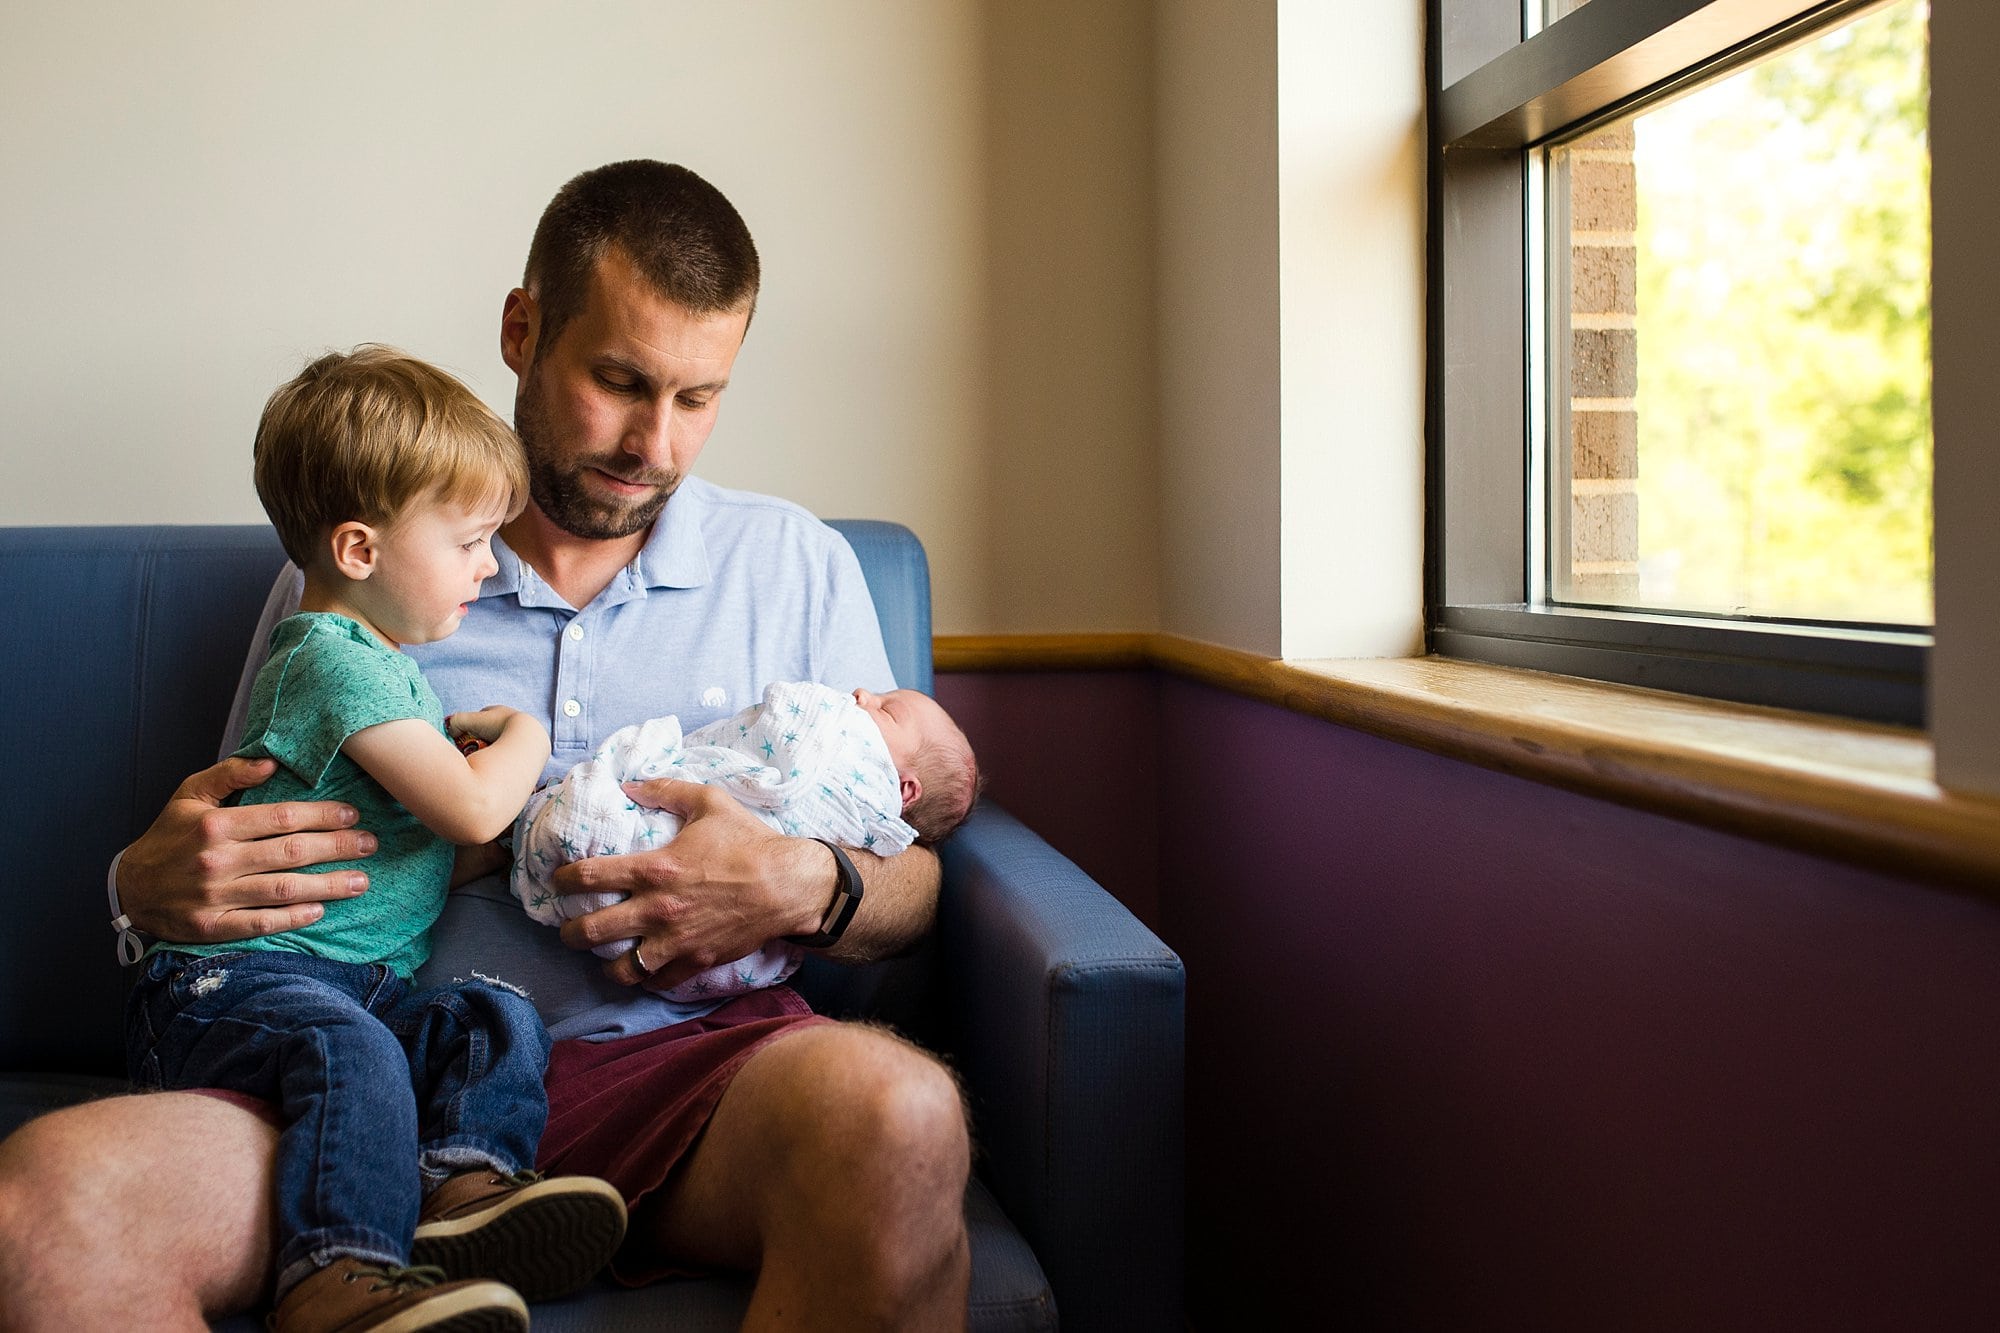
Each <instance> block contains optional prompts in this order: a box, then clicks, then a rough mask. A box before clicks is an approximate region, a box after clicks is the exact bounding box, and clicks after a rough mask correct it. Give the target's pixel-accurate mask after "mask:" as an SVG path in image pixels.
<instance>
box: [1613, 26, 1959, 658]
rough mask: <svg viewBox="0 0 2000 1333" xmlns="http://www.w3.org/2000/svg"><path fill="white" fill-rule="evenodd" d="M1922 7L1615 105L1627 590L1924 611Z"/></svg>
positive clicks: (1927, 449) (1844, 614) (1926, 430)
mask: <svg viewBox="0 0 2000 1333" xmlns="http://www.w3.org/2000/svg"><path fill="white" fill-rule="evenodd" d="M1927 18H1928V4H1927V3H1925V0H1901V3H1898V4H1895V5H1892V6H1890V7H1888V8H1886V9H1882V10H1879V11H1875V12H1873V13H1871V14H1868V15H1867V16H1865V17H1863V18H1862V19H1860V20H1858V21H1856V22H1854V23H1851V24H1848V25H1846V26H1844V27H1841V28H1838V29H1835V30H1833V31H1832V32H1829V33H1826V34H1823V35H1821V36H1820V37H1818V38H1816V39H1815V40H1813V41H1811V42H1809V43H1807V44H1805V45H1803V46H1800V47H1796V48H1793V49H1791V50H1790V51H1787V52H1786V53H1784V54H1782V55H1780V56H1777V57H1775V58H1772V59H1769V60H1766V61H1764V62H1763V63H1761V64H1759V65H1757V66H1755V67H1753V68H1751V69H1749V70H1746V71H1743V72H1740V73H1739V74H1737V75H1735V76H1733V77H1731V78H1729V79H1726V80H1724V81H1723V82H1720V83H1717V84H1711V85H1707V86H1705V87H1703V88H1702V89H1700V90H1699V91H1697V92H1695V93H1692V94H1689V95H1687V96H1685V97H1683V98H1681V99H1680V100H1678V101H1676V102H1673V103H1671V104H1669V105H1666V106H1662V107H1657V108H1655V109H1652V110H1649V111H1647V112H1645V113H1642V114H1641V115H1640V116H1638V117H1637V118H1636V119H1635V121H1634V125H1635V130H1636V136H1637V145H1638V147H1637V153H1636V162H1637V172H1638V197H1639V221H1638V226H1639V237H1638V253H1639V282H1638V311H1639V316H1638V327H1639V335H1638V336H1639V393H1638V402H1637V406H1638V422H1639V431H1640V462H1639V473H1640V478H1639V524H1640V529H1639V530H1640V549H1641V578H1642V594H1641V600H1642V601H1644V602H1645V603H1647V604H1649V605H1662V606H1674V607H1681V608H1688V609H1708V610H1722V611H1735V612H1744V613H1748V614H1754V615H1775V616H1786V617H1794V616H1796V617H1807V618H1815V619H1833V620H1858V621H1876V622H1885V623H1899V624H1928V623H1929V622H1930V619H1931V549H1930V548H1931V506H1930V487H1931V406H1930V209H1929V189H1930V156H1929V145H1928V139H1927V120H1928V116H1927V109H1928V80H1927V70H1926V49H1925V48H1926V28H1927Z"/></svg>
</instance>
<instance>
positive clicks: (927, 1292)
mask: <svg viewBox="0 0 2000 1333" xmlns="http://www.w3.org/2000/svg"><path fill="white" fill-rule="evenodd" d="M970 1169H971V1149H970V1145H969V1142H968V1138H967V1133H966V1126H965V1111H964V1106H963V1103H962V1102H961V1100H960V1097H959V1092H958V1086H957V1084H956V1083H955V1082H954V1081H953V1080H952V1077H951V1075H950V1074H949V1073H947V1072H946V1071H945V1069H944V1068H943V1066H941V1065H939V1064H938V1063H937V1061H936V1060H934V1059H932V1058H931V1057H930V1056H929V1055H927V1054H926V1053H924V1052H923V1051H921V1050H919V1049H918V1048H916V1047H914V1046H912V1045H910V1044H909V1043H907V1042H904V1041H902V1040H900V1039H898V1038H896V1037H894V1036H891V1035H889V1034H888V1033H886V1032H882V1031H879V1030H876V1029H872V1028H866V1027H860V1026H856V1025H849V1024H842V1025H840V1026H838V1027H833V1026H822V1027H813V1028H808V1029H805V1030H803V1031H800V1032H796V1033H793V1034H791V1035H789V1036H786V1037H782V1038H779V1039H778V1040H775V1041H772V1042H771V1043H769V1044H768V1045H766V1046H764V1047H762V1048H761V1049H759V1050H758V1052H757V1053H756V1054H755V1055H753V1056H751V1058H750V1059H749V1060H748V1061H747V1062H746V1063H745V1064H744V1066H743V1070H742V1072H741V1073H739V1074H738V1075H737V1076H736V1079H735V1081H734V1082H732V1083H731V1084H730V1087H729V1091H728V1092H727V1093H725V1094H724V1095H723V1098H722V1101H721V1103H720V1104H719V1105H718V1106H717V1107H716V1110H715V1115H714V1117H713V1118H712V1119H711V1120H710V1121H709V1125H708V1128H707V1130H706V1131H705V1132H704V1133H703V1135H702V1137H701V1138H700V1139H699V1140H698V1141H697V1142H696V1145H695V1148H694V1151H693V1153H692V1154H691V1155H690V1156H689V1158H688V1160H687V1162H686V1163H685V1164H684V1165H683V1167H682V1169H681V1171H680V1172H679V1174H678V1175H677V1176H676V1177H675V1179H674V1180H673V1181H671V1182H669V1187H668V1189H667V1190H665V1191H663V1192H662V1194H661V1195H658V1196H655V1198H656V1199H658V1200H659V1203H658V1206H650V1205H651V1204H652V1202H653V1201H651V1200H649V1201H648V1203H649V1206H648V1207H645V1208H642V1209H640V1211H639V1213H638V1215H637V1216H636V1217H634V1219H633V1226H634V1229H635V1230H640V1229H644V1230H649V1231H650V1232H651V1233H652V1234H653V1235H654V1236H655V1237H657V1238H658V1240H659V1242H660V1244H661V1245H662V1247H663V1249H664V1250H665V1252H667V1253H669V1254H673V1255H684V1256H687V1257H689V1258H691V1259H696V1260H699V1261H702V1262H706V1263H711V1264H716V1265H719V1266H726V1267H733V1268H744V1269H754V1270H756V1271H757V1286H756V1291H755V1294H754V1296H753V1297H752V1299H751V1302H750V1310H749V1313H748V1315H747V1316H746V1318H745V1320H744V1324H743V1327H744V1328H745V1329H746V1330H765V1329H784V1328H812V1329H882V1328H906V1329H924V1330H932V1329H956V1328H963V1327H964V1326H965V1314H966V1308H965V1297H966V1287H967V1284H968V1282H969V1281H970V1279H971V1272H972V1269H971V1255H970V1252H969V1250H968V1249H967V1245H966V1238H965V1182H966V1177H967V1175H968V1173H969V1172H970Z"/></svg>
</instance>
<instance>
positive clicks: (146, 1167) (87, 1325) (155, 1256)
mask: <svg viewBox="0 0 2000 1333" xmlns="http://www.w3.org/2000/svg"><path fill="white" fill-rule="evenodd" d="M276 1146H277V1132H276V1131H275V1130H273V1129H272V1128H271V1127H270V1126H269V1125H268V1124H266V1123H265V1122H264V1121H263V1120H261V1119H259V1118H258V1117H257V1116H255V1115H253V1114H251V1113H250V1112H248V1111H245V1110H243V1109H241V1108H240V1107H236V1106H232V1105H230V1104H229V1103H227V1102H223V1101H218V1100H217V1099H215V1098H213V1097H203V1096H199V1095H196V1094H192V1093H178V1092H161V1093H151V1094H147V1095H143V1096H136V1097H112V1098H107V1099H106V1100H104V1101H98V1102H88V1103H85V1104H84V1105H82V1106H73V1107H70V1108H68V1109H66V1110H62V1111H56V1112H53V1113H51V1114H49V1115H46V1116H43V1117H41V1118H40V1119H39V1120H33V1121H30V1122H29V1123H28V1124H26V1125H23V1126H22V1127H21V1128H20V1129H19V1130H17V1131H15V1133H14V1134H13V1135H11V1136H10V1137H9V1138H7V1139H6V1140H5V1141H4V1142H0V1329H6V1330H8V1333H16V1330H21V1331H26V1330H37V1331H39V1330H65V1331H68V1333H78V1331H81V1333H90V1331H94V1330H99V1329H104V1330H111V1329H118V1330H126V1329H134V1328H147V1329H191V1330H192V1329H206V1328H207V1327H208V1325H207V1323H206V1321H205V1319H204V1316H205V1315H221V1314H224V1313H228V1312H230V1311H234V1310H241V1309H246V1308H248V1307H250V1306H252V1305H254V1304H256V1303H257V1301H258V1300H259V1299H260V1298H261V1297H262V1296H263V1294H264V1292H265V1291H266V1290H267V1287H268V1283H269V1270H270V1262H271V1188H272V1186H271V1163H272V1158H273V1155H274V1152H275V1150H276Z"/></svg>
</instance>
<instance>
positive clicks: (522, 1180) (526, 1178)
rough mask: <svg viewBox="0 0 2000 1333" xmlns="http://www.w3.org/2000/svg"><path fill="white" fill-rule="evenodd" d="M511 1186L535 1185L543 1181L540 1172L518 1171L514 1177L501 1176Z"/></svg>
mask: <svg viewBox="0 0 2000 1333" xmlns="http://www.w3.org/2000/svg"><path fill="white" fill-rule="evenodd" d="M499 1178H500V1179H501V1180H504V1181H506V1182H507V1183H508V1184H509V1185H533V1184H536V1183H537V1182H539V1181H540V1180H541V1179H542V1173H541V1172H539V1171H516V1172H514V1173H513V1174H512V1175H506V1176H500V1177H499Z"/></svg>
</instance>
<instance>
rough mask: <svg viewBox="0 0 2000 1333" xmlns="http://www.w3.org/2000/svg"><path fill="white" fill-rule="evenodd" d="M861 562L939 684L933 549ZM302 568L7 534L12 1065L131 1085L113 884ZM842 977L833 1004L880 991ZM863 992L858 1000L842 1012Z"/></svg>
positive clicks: (224, 553)
mask: <svg viewBox="0 0 2000 1333" xmlns="http://www.w3.org/2000/svg"><path fill="white" fill-rule="evenodd" d="M834 526H835V527H837V528H839V529H841V530H842V532H843V533H845V534H846V535H847V537H848V539H849V541H850V542H852V543H853V545H854V547H855V552H856V554H857V555H858V556H859V557H860V559H861V565H862V570H863V572H864V574H865V575H866V576H867V579H868V584H869V589H870V591H871V592H872V593H873V595H874V597H875V602H876V609H877V611H878V613H879V614H880V616H881V618H882V622H883V630H884V635H885V638H886V641H887V643H888V648H889V661H890V665H891V666H892V668H893V669H894V670H895V672H896V678H897V680H898V681H900V682H903V683H905V684H909V685H912V686H915V687H916V688H920V689H925V690H928V689H929V688H930V686H931V658H930V647H931V643H930V578H929V569H928V566H927V565H926V563H925V561H924V553H923V548H922V546H921V545H919V544H918V543H917V541H916V538H915V537H914V536H912V535H911V534H910V532H909V531H908V529H905V528H903V527H901V526H899V525H896V524H891V523H877V522H846V521H836V522H835V523H834ZM283 563H284V554H283V552H282V551H281V550H280V549H279V546H278V542H277V538H276V537H275V536H274V535H273V534H272V532H271V530H270V529H269V528H268V527H265V526H262V525H243V526H207V527H174V526H135V527H79V528H0V680H4V681H5V682H6V683H7V685H8V687H9V688H10V690H11V692H12V698H11V699H10V700H9V701H8V706H7V707H6V708H0V809H4V810H5V811H6V816H5V818H6V829H7V831H8V833H9V835H10V836H9V842H10V843H11V846H10V847H9V848H8V851H7V855H6V858H5V860H4V861H3V862H0V866H4V869H0V910H4V916H5V921H6V926H5V929H4V930H0V1069H12V1070H21V1069H39V1070H44V1071H56V1072H64V1073H85V1074H115V1073H117V1072H118V1071H119V1070H120V1069H121V1068H122V1067H123V1063H124V1057H123V1054H122V1051H123V1046H122V1041H121V1036H120V1034H121V1030H122V1025H123V1003H124V984H123V980H122V978H121V975H120V972H119V969H118V966H117V963H116V960H115V958H114V957H113V954H112V933H111V930H110V928H109V926H108V924H107V922H108V921H109V913H108V911H107V909H106V904H105V897H104V871H105V868H106V867H107V866H108V865H109V864H110V861H111V858H112V856H113V855H115V854H116V853H117V851H118V849H119V848H120V847H123V846H125V845H126V844H127V843H129V842H131V841H132V839H133V838H135V837H137V836H138V835H139V833H140V832H141V831H142V830H144V829H145V827H146V826H147V824H149V823H150V822H151V821H152V820H153V818H154V817H155V816H156V815H157V814H158V813H159V811H160V808H161V806H162V805H164V804H165V802H166V800H167V797H168V796H169V795H171V794H172V792H173V789H174V788H175V787H176V786H177V785H178V784H179V783H180V782H181V780H182V779H183V778H185V777H186V776H187V775H188V774H190V773H193V772H195V771H196V770H198V769H201V768H204V767H206V766H207V765H208V764H210V763H212V762H214V759H215V754H216V750H217V747H218V745H219V743H220V740H221V733H222V728H223V726H224V725H225V723H226V722H227V719H228V714H229V704H230V700H231V698H232V697H233V696H234V694H235V690H236V683H237V677H238V675H239V673H240V671H241V668H242V665H243V657H244V653H245V651H246V649H247V648H248V647H249V643H250V636H251V634H252V633H253V632H254V631H255V629H256V625H257V618H258V616H259V614H260V613H261V612H262V610H263V605H264V599H265V596H266V595H267V594H268V593H269V591H270V588H271V583H272V580H273V578H274V577H275V575H276V574H277V571H278V569H279V567H280V566H281V565H282V564H283ZM879 984H880V983H879V979H878V980H877V981H872V982H871V981H870V980H869V978H868V977H867V976H855V977H845V976H840V975H828V976H827V977H825V978H824V979H823V981H822V982H821V983H820V984H819V985H818V986H817V989H819V990H821V991H822V992H825V993H826V1001H827V1002H828V1003H830V1004H832V1005H833V1006H835V1007H839V1008H853V1007H856V1006H857V1005H858V1004H860V1003H861V1001H860V1000H858V999H856V998H853V997H857V996H860V995H862V994H864V993H865V992H866V991H868V990H870V989H872V988H874V987H875V986H878V985H879ZM843 997H848V998H843Z"/></svg>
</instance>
